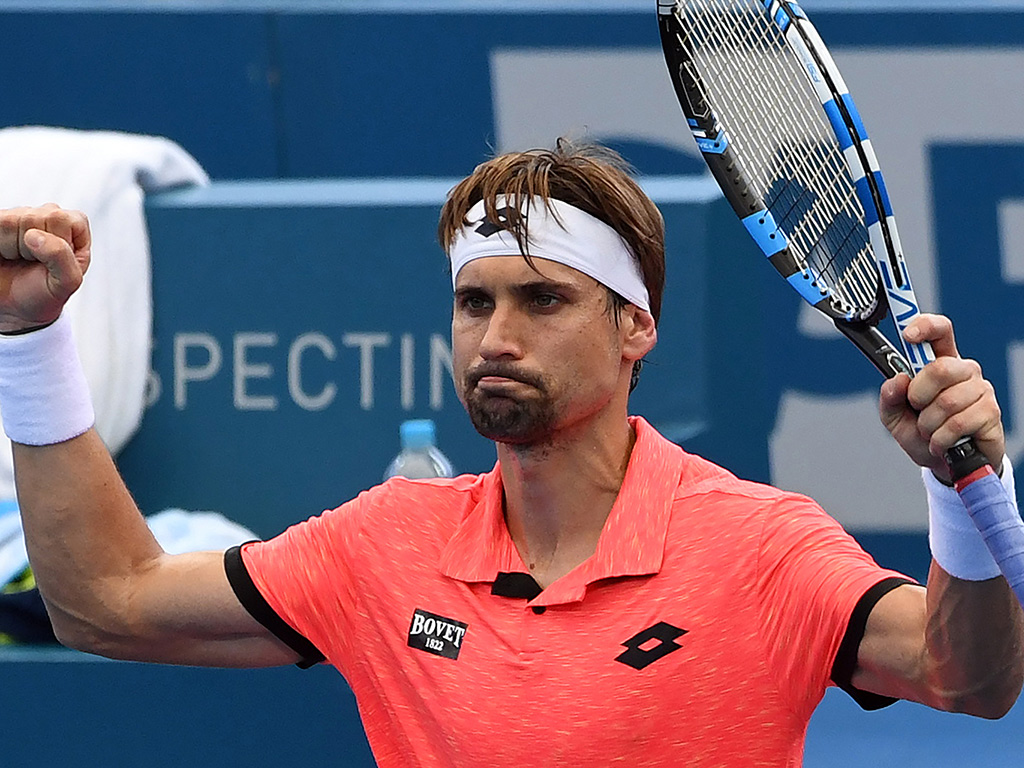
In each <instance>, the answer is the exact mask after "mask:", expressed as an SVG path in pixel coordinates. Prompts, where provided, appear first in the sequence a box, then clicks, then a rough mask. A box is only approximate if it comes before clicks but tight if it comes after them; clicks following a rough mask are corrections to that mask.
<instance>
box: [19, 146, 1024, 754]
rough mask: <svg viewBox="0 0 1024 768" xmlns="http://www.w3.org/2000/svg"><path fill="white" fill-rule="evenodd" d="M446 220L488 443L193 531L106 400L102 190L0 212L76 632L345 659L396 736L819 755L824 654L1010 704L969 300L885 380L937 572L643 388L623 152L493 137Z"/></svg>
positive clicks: (913, 684) (523, 746) (1009, 661)
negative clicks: (100, 354) (86, 343)
mask: <svg viewBox="0 0 1024 768" xmlns="http://www.w3.org/2000/svg"><path fill="white" fill-rule="evenodd" d="M440 236H441V241H442V244H443V246H444V248H445V250H446V252H447V254H448V256H449V259H450V261H451V273H452V280H453V286H454V296H455V298H454V308H453V317H452V349H453V368H454V375H455V383H456V387H457V389H458V392H459V395H460V398H461V400H462V402H463V403H464V405H465V407H466V410H467V411H468V413H469V416H470V418H471V419H472V421H473V424H474V425H475V426H476V428H477V429H478V430H479V431H480V432H481V433H482V434H483V435H485V436H487V437H488V438H490V439H492V440H493V441H494V442H495V445H496V448H497V456H498V461H497V463H496V464H495V467H494V469H493V470H492V471H490V472H488V473H486V474H483V475H479V476H462V477H457V478H454V479H444V480H423V481H413V480H406V479H401V478H395V479H393V480H390V481H388V482H387V483H385V484H383V485H381V486H377V487H375V488H373V489H371V490H369V491H366V492H364V493H362V494H360V495H359V496H358V497H357V498H356V499H354V500H352V501H349V502H348V503H346V504H343V505H342V506H340V507H338V508H337V509H335V510H333V511H329V512H325V513H324V514H322V515H319V516H317V517H313V518H310V519H309V520H307V521H305V522H303V523H300V524H298V525H295V526H293V527H291V528H289V529H288V530H287V531H285V532H284V533H282V534H281V535H280V536H278V537H276V538H274V539H272V540H270V541H267V542H261V543H251V544H247V545H244V546H243V547H241V548H235V549H232V550H230V551H228V552H227V553H220V552H207V553H194V554H186V555H176V556H169V555H167V554H165V553H163V552H162V551H161V549H160V547H159V546H158V545H157V543H156V542H155V541H154V539H153V537H152V535H151V534H150V532H149V530H148V528H147V527H146V525H145V523H144V521H143V519H142V517H141V516H140V514H139V512H138V510H137V509H136V507H135V504H134V503H133V501H132V499H131V497H130V496H129V494H128V492H127V491H126V489H125V487H124V485H123V484H122V482H121V480H120V479H119V477H118V475H117V472H116V470H115V468H114V465H113V463H112V461H111V459H110V457H109V455H108V453H107V451H106V449H105V448H104V446H103V444H102V443H101V442H100V439H99V438H98V437H97V435H96V433H95V431H94V430H93V429H92V421H93V416H92V410H91V407H90V404H89V397H88V393H87V391H86V386H85V383H84V379H83V377H82V373H81V369H80V367H79V365H78V363H77V360H76V354H75V349H74V345H73V341H72V339H71V337H70V334H69V329H68V325H67V320H66V318H65V317H64V316H62V315H61V309H62V307H63V305H64V303H65V301H67V299H68V297H69V296H71V294H72V293H73V292H74V291H75V290H76V289H77V287H78V286H79V284H80V283H81V281H82V277H83V273H84V272H85V270H86V268H87V267H88V264H89V259H90V237H89V228H88V223H87V221H86V219H85V217H84V216H82V215H81V214H79V213H76V212H72V211H64V210H61V209H59V208H57V207H56V206H52V205H50V206H44V207H42V208H32V209H16V210H9V211H5V212H3V213H0V257H2V261H0V331H2V332H3V333H4V334H5V335H4V336H3V337H2V338H0V410H2V413H3V423H4V428H5V430H6V431H7V434H8V435H9V436H10V437H11V438H12V440H13V441H14V442H15V466H16V472H17V483H18V492H19V499H20V503H21V508H22V513H23V515H24V518H25V521H24V522H25V531H26V534H27V539H28V549H29V554H30V557H31V562H32V565H33V567H34V569H35V572H36V576H37V579H38V583H39V587H40V589H41V591H42V594H43V596H44V598H45V600H46V604H47V607H48V610H49V612H50V616H51V618H52V620H53V623H54V628H55V631H56V634H57V636H58V637H59V638H60V639H61V640H62V642H64V643H66V644H67V645H70V646H72V647H75V648H81V649H83V650H86V651H89V652H92V653H98V654H102V655H106V656H113V657H118V658H126V659H138V660H148V661H155V662H166V663H174V664H199V665H224V666H235V667H241V666H245V667H255V666H268V665H279V664H289V663H296V662H297V663H299V664H301V665H303V666H306V665H310V664H315V663H317V662H321V661H326V662H327V663H330V664H333V665H334V666H335V667H337V669H338V670H339V671H340V672H341V673H342V674H343V675H344V676H345V678H346V680H347V681H348V683H349V685H350V686H351V687H352V689H353V691H354V692H355V695H356V698H357V701H358V705H359V709H360V713H361V716H362V719H363V723H364V725H365V728H366V733H367V735H368V737H369V741H370V744H371V746H372V748H373V752H374V755H375V757H376V759H377V761H378V763H379V764H380V765H381V766H384V767H385V768H388V767H391V766H395V767H399V766H400V767H402V768H405V767H407V766H491V767H498V768H504V767H505V766H508V767H510V768H512V767H514V768H520V766H522V765H524V764H529V765H549V766H587V767H588V768H590V766H594V765H609V764H612V763H621V764H623V765H631V766H677V765H687V766H718V767H721V766H753V765H757V766H796V765H799V763H800V761H801V754H802V747H803V740H804V733H805V730H806V728H807V723H808V720H809V718H810V716H811V713H812V712H813V710H814V708H815V706H816V705H817V703H818V702H819V701H820V699H821V697H822V695H823V693H824V691H825V689H826V688H827V687H828V686H829V685H832V684H835V685H838V686H840V687H842V688H844V689H845V690H846V691H848V692H849V693H850V694H851V695H852V696H853V697H854V698H855V699H856V700H857V701H858V702H860V703H861V704H862V705H863V706H865V707H867V708H875V707H879V706H884V705H885V704H886V703H889V702H891V701H893V700H894V699H896V698H904V699H911V700H914V701H918V702H922V703H924V704H927V705H929V706H932V707H935V708H938V709H943V710H954V711H961V712H969V713H971V714H975V715H979V716H982V717H999V716H1001V715H1002V714H1004V713H1005V712H1006V711H1007V710H1008V709H1009V708H1010V707H1011V706H1012V705H1013V703H1014V701H1015V700H1016V698H1017V695H1018V692H1019V691H1020V688H1021V683H1022V674H1024V672H1022V661H1024V660H1022V650H1021V649H1022V647H1024V644H1022V642H1021V640H1022V632H1021V629H1022V616H1021V608H1020V606H1019V605H1018V604H1017V602H1016V601H1015V600H1014V598H1013V596H1012V594H1011V591H1010V589H1009V588H1008V586H1007V584H1006V583H1005V581H1004V580H1003V579H1002V577H1000V576H999V575H998V569H997V568H996V567H995V563H994V562H993V560H992V558H991V557H990V556H989V555H988V552H987V551H986V549H985V547H984V545H983V543H982V542H981V540H980V537H979V536H978V535H977V533H976V532H975V531H974V528H973V526H972V525H971V522H970V520H969V519H968V518H967V516H966V512H965V510H964V509H963V507H962V506H961V505H960V502H959V498H958V497H957V495H956V493H955V492H954V491H952V489H950V488H948V487H946V485H945V482H947V481H948V473H947V471H946V468H945V466H944V464H943V462H942V460H941V459H940V458H938V457H940V456H941V455H942V454H943V452H944V450H945V449H946V448H947V447H949V446H950V445H952V444H953V443H954V442H955V441H956V440H957V439H958V438H960V437H961V436H963V435H971V436H973V437H974V439H975V440H976V441H977V444H978V445H979V447H980V448H981V450H983V451H984V452H985V454H986V456H987V457H988V458H989V459H990V460H991V462H992V463H993V465H994V466H996V467H1000V468H1001V469H1002V478H1003V481H1004V483H1007V484H1010V483H1012V468H1011V467H1010V464H1009V462H1008V461H1006V459H1005V456H1004V440H1003V431H1002V426H1001V422H1000V412H999V407H998V404H997V402H996V398H995V396H994V394H993V390H992V387H991V386H990V385H989V384H988V382H987V381H986V380H985V379H984V378H983V376H982V372H981V370H980V368H979V366H978V365H977V364H976V363H974V362H972V361H970V360H964V359H961V358H960V357H959V356H958V354H957V349H956V345H955V342H954V337H953V331H952V327H951V325H950V322H949V321H948V320H947V319H946V318H944V317H940V316H935V315H926V316H924V317H921V318H919V319H918V320H917V321H915V322H914V324H913V325H912V326H911V327H910V329H909V330H908V331H907V333H908V334H909V335H910V336H911V337H913V339H914V340H915V341H920V340H925V339H926V340H929V341H931V342H932V344H933V345H934V346H935V350H936V353H937V355H938V356H939V359H938V360H937V361H936V362H935V363H933V364H931V365H929V366H928V367H927V368H926V369H925V370H924V372H923V373H922V374H921V375H920V376H918V377H917V378H915V379H914V380H913V381H909V380H908V379H906V377H900V378H897V379H894V380H891V381H889V382H886V383H885V385H884V386H883V387H882V391H881V398H880V409H881V415H882V420H883V422H884V423H885V425H886V426H887V427H888V428H889V430H890V431H891V433H892V434H893V437H894V438H895V439H896V440H897V441H898V442H899V444H900V445H901V446H902V447H903V448H904V450H905V451H906V452H907V453H908V454H909V455H910V457H911V458H912V459H913V460H914V461H915V462H917V463H918V464H919V465H920V466H921V467H922V468H923V469H924V472H923V474H924V476H925V485H926V492H927V494H928V499H929V505H930V510H931V542H932V547H933V554H934V558H935V561H934V564H933V566H932V569H931V573H930V576H929V579H928V584H927V587H924V586H919V585H917V584H915V583H912V582H911V581H910V580H909V579H907V578H904V577H903V576H901V575H900V574H898V573H894V572H891V571H888V570H886V569H884V568H881V567H879V566H878V565H877V564H875V563H874V562H873V561H872V559H871V558H870V557H869V556H868V555H866V554H865V553H864V552H863V551H862V550H861V549H860V547H858V546H857V544H856V543H855V542H854V541H853V540H852V539H851V538H850V537H849V536H848V535H847V534H846V533H845V532H844V531H843V530H842V529H841V528H840V526H839V525H838V524H837V523H836V522H835V521H833V520H832V519H831V518H830V517H828V516H827V515H826V514H825V513H824V512H823V511H822V510H821V509H820V508H819V507H818V506H817V505H816V504H815V503H814V502H812V501H811V500H809V499H807V498H806V497H803V496H800V495H797V494H793V493H788V492H783V491H780V490H777V489H775V488H772V487H769V486H765V485H759V484H754V483H750V482H746V481H743V480H739V479H737V478H736V477H734V476H733V475H731V474H730V473H729V472H727V471H726V470H725V469H722V468H720V467H718V466H715V465H713V464H711V463H710V462H708V461H705V460H703V459H701V458H699V457H697V456H694V455H691V454H688V453H687V452H685V451H684V450H683V449H681V448H680V447H678V446H676V445H674V444H672V443H671V442H669V441H667V440H666V439H664V438H663V437H661V436H660V435H659V434H658V433H657V432H656V431H655V430H654V429H653V428H652V427H651V426H650V425H649V424H648V423H647V422H646V421H644V420H643V419H642V418H639V417H632V416H629V415H628V395H629V392H630V389H631V386H632V385H633V384H635V382H636V375H637V372H638V366H639V363H640V361H641V360H642V359H643V357H644V355H646V354H647V353H648V352H649V351H650V350H651V348H652V347H653V346H654V344H655V340H656V336H657V332H656V326H657V319H658V316H659V313H660V306H661V294H662V285H663V277H664V245H663V239H664V238H663V224H662V220H661V216H660V214H659V213H658V211H657V209H656V208H655V206H654V205H653V204H652V203H651V201H650V200H649V199H647V197H645V196H644V194H643V193H642V192H641V191H640V189H639V188H638V186H637V185H636V184H635V183H634V181H633V180H632V179H631V178H630V177H629V175H628V173H627V172H626V169H625V168H624V165H623V163H622V162H621V159H620V158H618V156H617V155H615V154H614V153H612V152H610V151H609V150H605V149H602V148H600V147H595V146H573V145H570V144H560V145H559V146H558V148H557V149H555V150H553V151H539V150H538V151H532V152H525V153H516V154H509V155H502V156H499V157H496V158H494V159H492V160H490V161H488V162H485V163H483V164H482V165H480V166H479V167H478V168H477V169H476V170H475V171H474V172H473V174H472V175H470V176H469V177H468V178H467V179H465V180H464V181H462V182H461V183H460V184H458V185H457V186H456V187H455V188H454V189H453V190H452V192H451V193H450V195H449V198H448V200H447V202H446V203H445V205H444V208H443V210H442V212H441V221H440ZM680 385H681V386H685V382H681V383H680ZM341 450H344V447H342V448H341ZM1011 490H1012V488H1011Z"/></svg>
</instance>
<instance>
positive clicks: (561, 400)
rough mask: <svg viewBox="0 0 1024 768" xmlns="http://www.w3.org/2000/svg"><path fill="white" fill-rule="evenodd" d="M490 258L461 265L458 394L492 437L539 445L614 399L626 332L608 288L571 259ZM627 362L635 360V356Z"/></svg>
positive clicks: (455, 320)
mask: <svg viewBox="0 0 1024 768" xmlns="http://www.w3.org/2000/svg"><path fill="white" fill-rule="evenodd" d="M534 264H535V265H536V267H537V269H538V270H539V272H538V271H536V270H534V269H532V268H531V267H530V265H529V264H527V263H526V260H525V259H523V257H522V256H489V257H486V258H481V259H476V260H475V261H471V262H469V263H468V264H467V265H466V266H465V267H463V268H462V270H461V271H460V272H459V275H458V279H457V284H456V288H455V306H454V309H453V314H452V355H453V371H454V374H455V382H456V388H457V389H458V392H459V399H460V400H462V403H463V405H465V406H466V410H467V411H468V412H469V417H470V419H471V420H472V422H473V426H475V427H476V429H477V431H478V432H480V434H482V435H483V436H484V437H487V438H490V439H491V440H495V441H498V442H503V443H511V444H520V445H525V444H533V443H538V442H542V441H544V440H546V439H548V438H550V437H551V436H552V435H553V434H554V433H555V432H556V431H558V430H559V429H564V428H567V427H571V426H572V425H573V424H575V423H577V422H579V421H580V420H582V419H585V418H587V417H588V416H589V415H592V414H593V413H596V412H597V411H598V410H600V409H601V408H602V407H604V406H605V405H607V404H608V402H609V401H610V400H611V398H612V396H613V395H614V394H615V392H616V389H617V387H618V386H619V383H620V375H621V371H622V365H623V363H622V359H623V358H622V338H621V334H620V332H619V329H618V328H617V327H616V324H615V319H614V316H613V314H612V313H611V312H610V311H609V310H608V292H607V289H606V288H605V287H604V286H602V285H601V284H600V283H598V282H597V281H596V280H594V279H593V278H591V277H589V276H587V275H584V274H583V273H582V272H578V271H577V270H575V269H572V268H571V267H567V266H565V265H563V264H559V263H556V262H553V261H548V260H546V259H534ZM627 365H628V363H627Z"/></svg>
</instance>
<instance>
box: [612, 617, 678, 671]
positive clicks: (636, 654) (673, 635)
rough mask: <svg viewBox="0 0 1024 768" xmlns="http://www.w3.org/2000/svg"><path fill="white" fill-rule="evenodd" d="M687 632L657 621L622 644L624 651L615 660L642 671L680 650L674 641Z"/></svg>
mask: <svg viewBox="0 0 1024 768" xmlns="http://www.w3.org/2000/svg"><path fill="white" fill-rule="evenodd" d="M687 631H688V630H685V629H680V628H679V627H673V626H672V625H671V624H668V623H666V622H664V621H659V622H658V623H657V624H655V625H654V626H653V627H648V628H647V629H645V630H644V631H643V632H638V633H637V634H635V635H633V636H632V637H631V638H629V640H627V641H626V642H624V643H623V645H624V646H625V647H626V650H625V651H623V652H622V653H620V654H619V655H618V656H616V657H615V660H616V661H621V662H622V663H623V664H625V665H626V666H627V667H632V668H633V669H644V668H646V667H647V666H649V665H651V664H653V663H654V662H656V661H657V660H658V659H660V658H663V657H665V656H668V655H669V654H670V653H672V651H678V650H679V649H680V648H682V646H681V645H679V643H677V642H675V641H676V640H678V639H679V638H680V637H682V636H683V635H685V634H686V633H687Z"/></svg>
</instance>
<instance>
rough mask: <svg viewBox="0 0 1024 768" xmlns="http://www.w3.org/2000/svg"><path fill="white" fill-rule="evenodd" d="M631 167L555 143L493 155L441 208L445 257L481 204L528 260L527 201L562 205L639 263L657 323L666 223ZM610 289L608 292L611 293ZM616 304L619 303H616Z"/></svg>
mask: <svg viewBox="0 0 1024 768" xmlns="http://www.w3.org/2000/svg"><path fill="white" fill-rule="evenodd" d="M631 170H632V169H631V168H630V166H629V164H628V163H627V162H626V161H625V160H624V159H623V158H622V156H621V155H619V153H618V152H615V151H614V150H612V149H609V148H608V147H604V146H602V145H600V144H593V143H585V144H584V143H575V142H573V141H570V140H567V139H559V140H558V142H557V144H556V145H555V148H554V149H552V150H548V149H532V150H529V151H526V152H511V153H509V154H505V155H498V156H497V157H493V158H491V159H490V160H487V161H486V162H484V163H481V164H480V165H478V166H477V167H476V168H475V169H474V171H473V173H471V174H470V175H469V176H468V177H466V178H465V179H463V180H462V181H461V182H459V183H458V184H457V185H456V186H455V187H454V188H453V189H452V190H451V191H450V192H449V193H448V199H447V200H445V203H444V206H443V207H442V208H441V219H440V222H439V223H438V227H437V236H438V239H439V240H440V241H441V246H442V247H443V248H444V250H445V252H446V253H447V252H448V251H449V249H450V248H451V246H452V243H453V242H454V240H455V236H456V234H457V233H458V231H459V230H460V229H462V228H463V227H464V226H468V225H469V223H470V222H469V221H467V220H466V214H467V213H468V212H469V209H470V208H472V207H473V206H474V205H475V204H476V203H477V202H479V201H480V200H483V201H484V211H485V214H486V217H487V219H488V220H489V221H492V222H497V223H498V224H499V226H502V227H503V228H504V229H507V230H508V231H509V232H511V233H512V234H513V235H514V236H515V238H516V242H518V243H519V247H520V249H521V250H522V251H523V255H524V258H526V259H527V261H529V251H528V249H527V247H526V244H527V240H528V232H527V225H526V217H524V216H522V215H521V214H520V213H519V212H520V211H521V210H522V207H523V204H524V203H525V201H526V200H528V199H530V198H533V197H539V198H541V199H543V200H545V201H547V200H549V199H552V198H554V199H556V200H561V201H562V202H563V203H568V204H569V205H572V206H574V207H576V208H579V209H580V210H581V211H584V212H586V213H589V214H590V215H591V216H593V217H594V218H596V219H599V220H601V221H603V222H604V223H605V224H607V225H608V226H610V227H611V228H612V229H614V230H615V231H616V232H617V233H618V234H619V235H620V236H621V237H622V239H623V240H624V241H625V242H626V245H628V246H629V249H630V250H631V251H632V253H633V256H634V258H636V260H637V262H638V263H639V265H640V271H641V274H642V275H643V279H644V284H645V285H646V286H647V292H648V294H649V296H650V303H651V315H652V316H653V317H654V321H655V323H657V321H658V317H659V316H660V315H661V297H662V293H663V292H664V287H665V223H664V221H663V220H662V217H661V212H660V211H659V210H658V209H657V207H656V206H655V205H654V203H652V202H651V200H650V198H648V197H647V195H645V194H644V192H643V191H642V190H641V189H640V187H639V185H638V184H637V183H636V181H634V180H633V178H632V177H631V175H630V173H631ZM499 195H504V196H505V197H506V198H508V202H509V205H508V211H507V212H506V214H505V215H506V216H507V218H506V219H504V220H502V219H501V218H500V217H499V215H498V210H497V208H498V206H497V202H496V198H497V197H498V196H499ZM609 290H610V289H609ZM616 298H617V299H618V300H619V301H620V302H622V303H625V300H624V299H622V298H621V297H618V296H616Z"/></svg>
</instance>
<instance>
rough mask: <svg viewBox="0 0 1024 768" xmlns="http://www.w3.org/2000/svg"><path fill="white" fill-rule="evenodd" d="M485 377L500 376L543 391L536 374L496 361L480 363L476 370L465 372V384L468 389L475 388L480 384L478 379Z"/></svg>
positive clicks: (542, 382)
mask: <svg viewBox="0 0 1024 768" xmlns="http://www.w3.org/2000/svg"><path fill="white" fill-rule="evenodd" d="M485 376H500V377H502V378H504V379H512V380H513V381H518V382H521V383H523V384H528V385H530V386H531V387H535V388H537V389H540V390H544V389H545V386H544V380H543V379H542V378H541V377H540V376H539V375H537V374H536V373H532V372H530V371H524V370H523V369H521V368H518V367H516V366H515V365H512V364H510V363H502V362H498V361H488V362H484V363H480V365H478V366H476V368H473V369H472V370H470V371H467V372H466V383H467V384H468V385H469V386H470V387H475V386H476V385H477V384H479V383H480V379H482V378H484V377H485Z"/></svg>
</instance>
